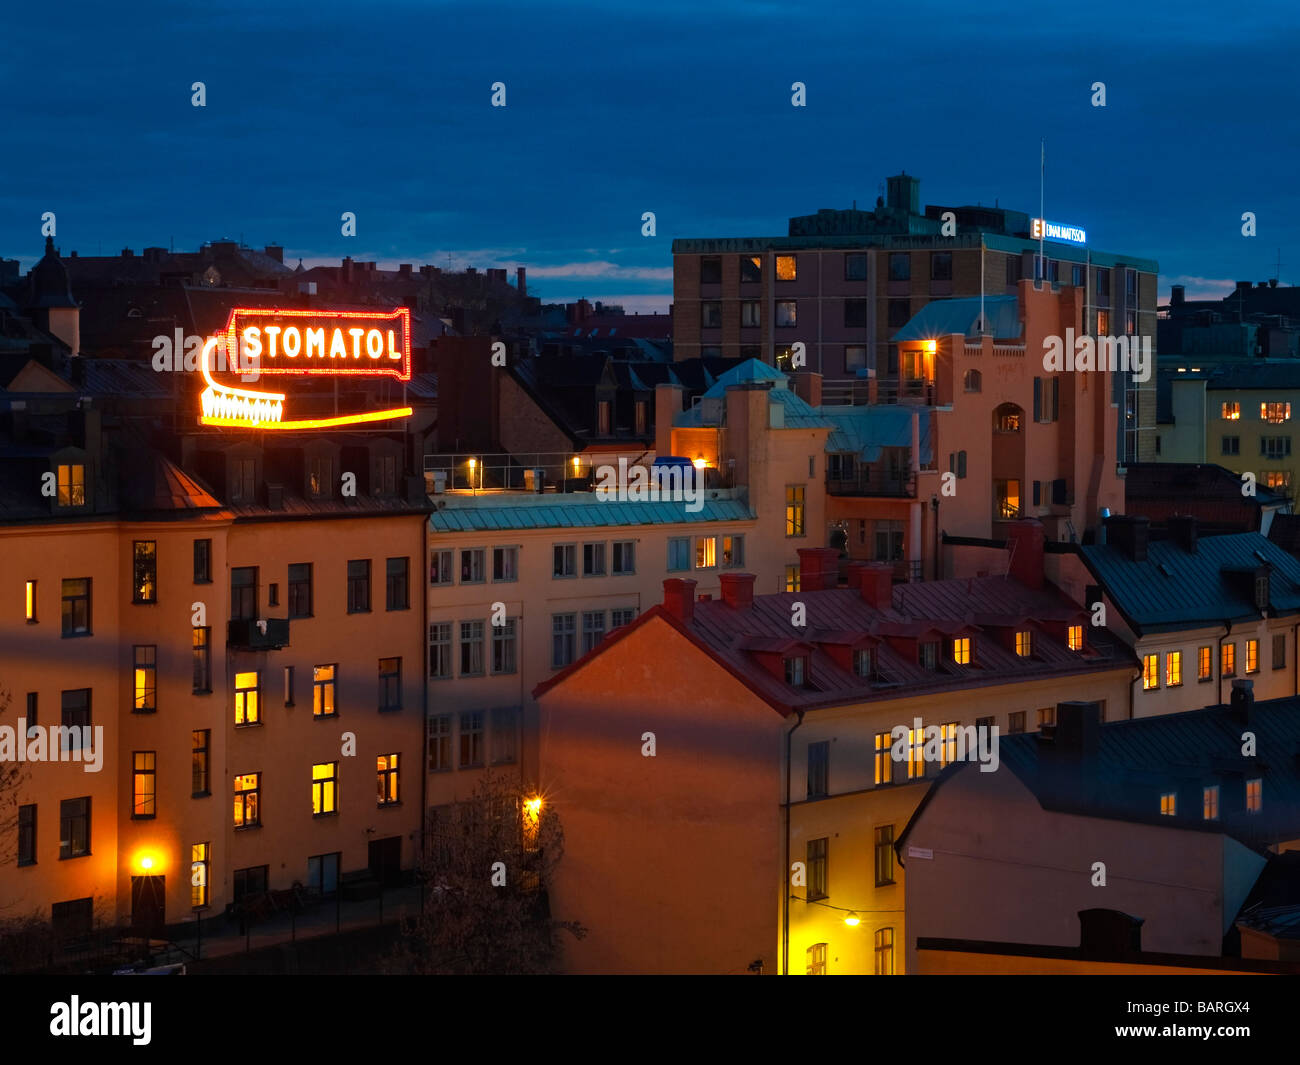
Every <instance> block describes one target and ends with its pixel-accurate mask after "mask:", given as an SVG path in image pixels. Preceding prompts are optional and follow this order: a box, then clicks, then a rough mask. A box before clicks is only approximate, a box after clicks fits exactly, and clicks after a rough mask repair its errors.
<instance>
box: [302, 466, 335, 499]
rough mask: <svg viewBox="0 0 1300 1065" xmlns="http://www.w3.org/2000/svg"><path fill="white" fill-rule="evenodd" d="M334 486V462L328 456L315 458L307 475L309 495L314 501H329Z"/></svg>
mask: <svg viewBox="0 0 1300 1065" xmlns="http://www.w3.org/2000/svg"><path fill="white" fill-rule="evenodd" d="M333 486H334V460H333V459H331V458H330V457H329V456H327V455H316V456H314V457H313V458H312V459H311V461H310V468H309V471H308V475H307V494H308V495H309V496H310V497H311V498H312V499H328V498H329V497H330V495H331V490H332V488H333Z"/></svg>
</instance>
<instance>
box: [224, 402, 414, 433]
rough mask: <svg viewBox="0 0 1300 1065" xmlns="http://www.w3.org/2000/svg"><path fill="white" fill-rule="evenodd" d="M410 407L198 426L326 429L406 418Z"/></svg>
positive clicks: (226, 419) (230, 421) (412, 409)
mask: <svg viewBox="0 0 1300 1065" xmlns="http://www.w3.org/2000/svg"><path fill="white" fill-rule="evenodd" d="M414 413H415V411H414V408H412V407H393V408H391V409H390V410H373V411H367V412H366V413H365V414H341V415H339V416H338V417H337V418H304V419H301V420H299V421H294V422H253V421H248V420H246V419H243V418H205V417H200V418H199V424H200V425H217V426H227V427H231V428H238V429H327V428H329V427H330V426H332V425H356V424H358V423H360V422H381V421H386V420H387V419H389V418H407V417H409V416H410V415H412V414H414Z"/></svg>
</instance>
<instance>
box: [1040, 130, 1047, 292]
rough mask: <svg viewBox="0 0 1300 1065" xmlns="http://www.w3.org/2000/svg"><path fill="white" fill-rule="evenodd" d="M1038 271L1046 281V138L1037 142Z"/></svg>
mask: <svg viewBox="0 0 1300 1065" xmlns="http://www.w3.org/2000/svg"><path fill="white" fill-rule="evenodd" d="M1038 146H1039V160H1038V270H1039V273H1040V275H1041V277H1042V280H1044V281H1046V280H1047V263H1045V262H1044V261H1043V238H1044V236H1045V235H1046V233H1047V215H1046V214H1045V213H1044V210H1043V200H1044V196H1045V193H1044V187H1045V186H1046V184H1047V138H1046V137H1044V138H1043V139H1042V140H1040V141H1039V142H1038Z"/></svg>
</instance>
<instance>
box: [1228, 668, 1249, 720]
mask: <svg viewBox="0 0 1300 1065" xmlns="http://www.w3.org/2000/svg"><path fill="white" fill-rule="evenodd" d="M1228 699H1229V702H1228V705H1229V706H1230V707H1231V708H1232V714H1233V716H1234V717H1235V718H1237V719H1238V720H1239V721H1240V722H1241V723H1242V724H1243V725H1249V724H1250V718H1251V715H1252V713H1253V712H1254V710H1255V682H1254V681H1253V680H1251V679H1250V678H1249V677H1238V678H1237V679H1236V680H1234V681H1233V682H1232V694H1231V695H1229V696H1228Z"/></svg>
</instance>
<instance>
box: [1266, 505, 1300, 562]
mask: <svg viewBox="0 0 1300 1065" xmlns="http://www.w3.org/2000/svg"><path fill="white" fill-rule="evenodd" d="M1268 538H1269V540H1270V541H1271V542H1272V543H1275V544H1277V546H1278V547H1280V548H1281V549H1282V550H1283V551H1287V552H1289V553H1290V554H1293V555H1294V554H1297V553H1300V514H1274V515H1273V520H1272V521H1271V522H1270V523H1269V526H1268Z"/></svg>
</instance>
